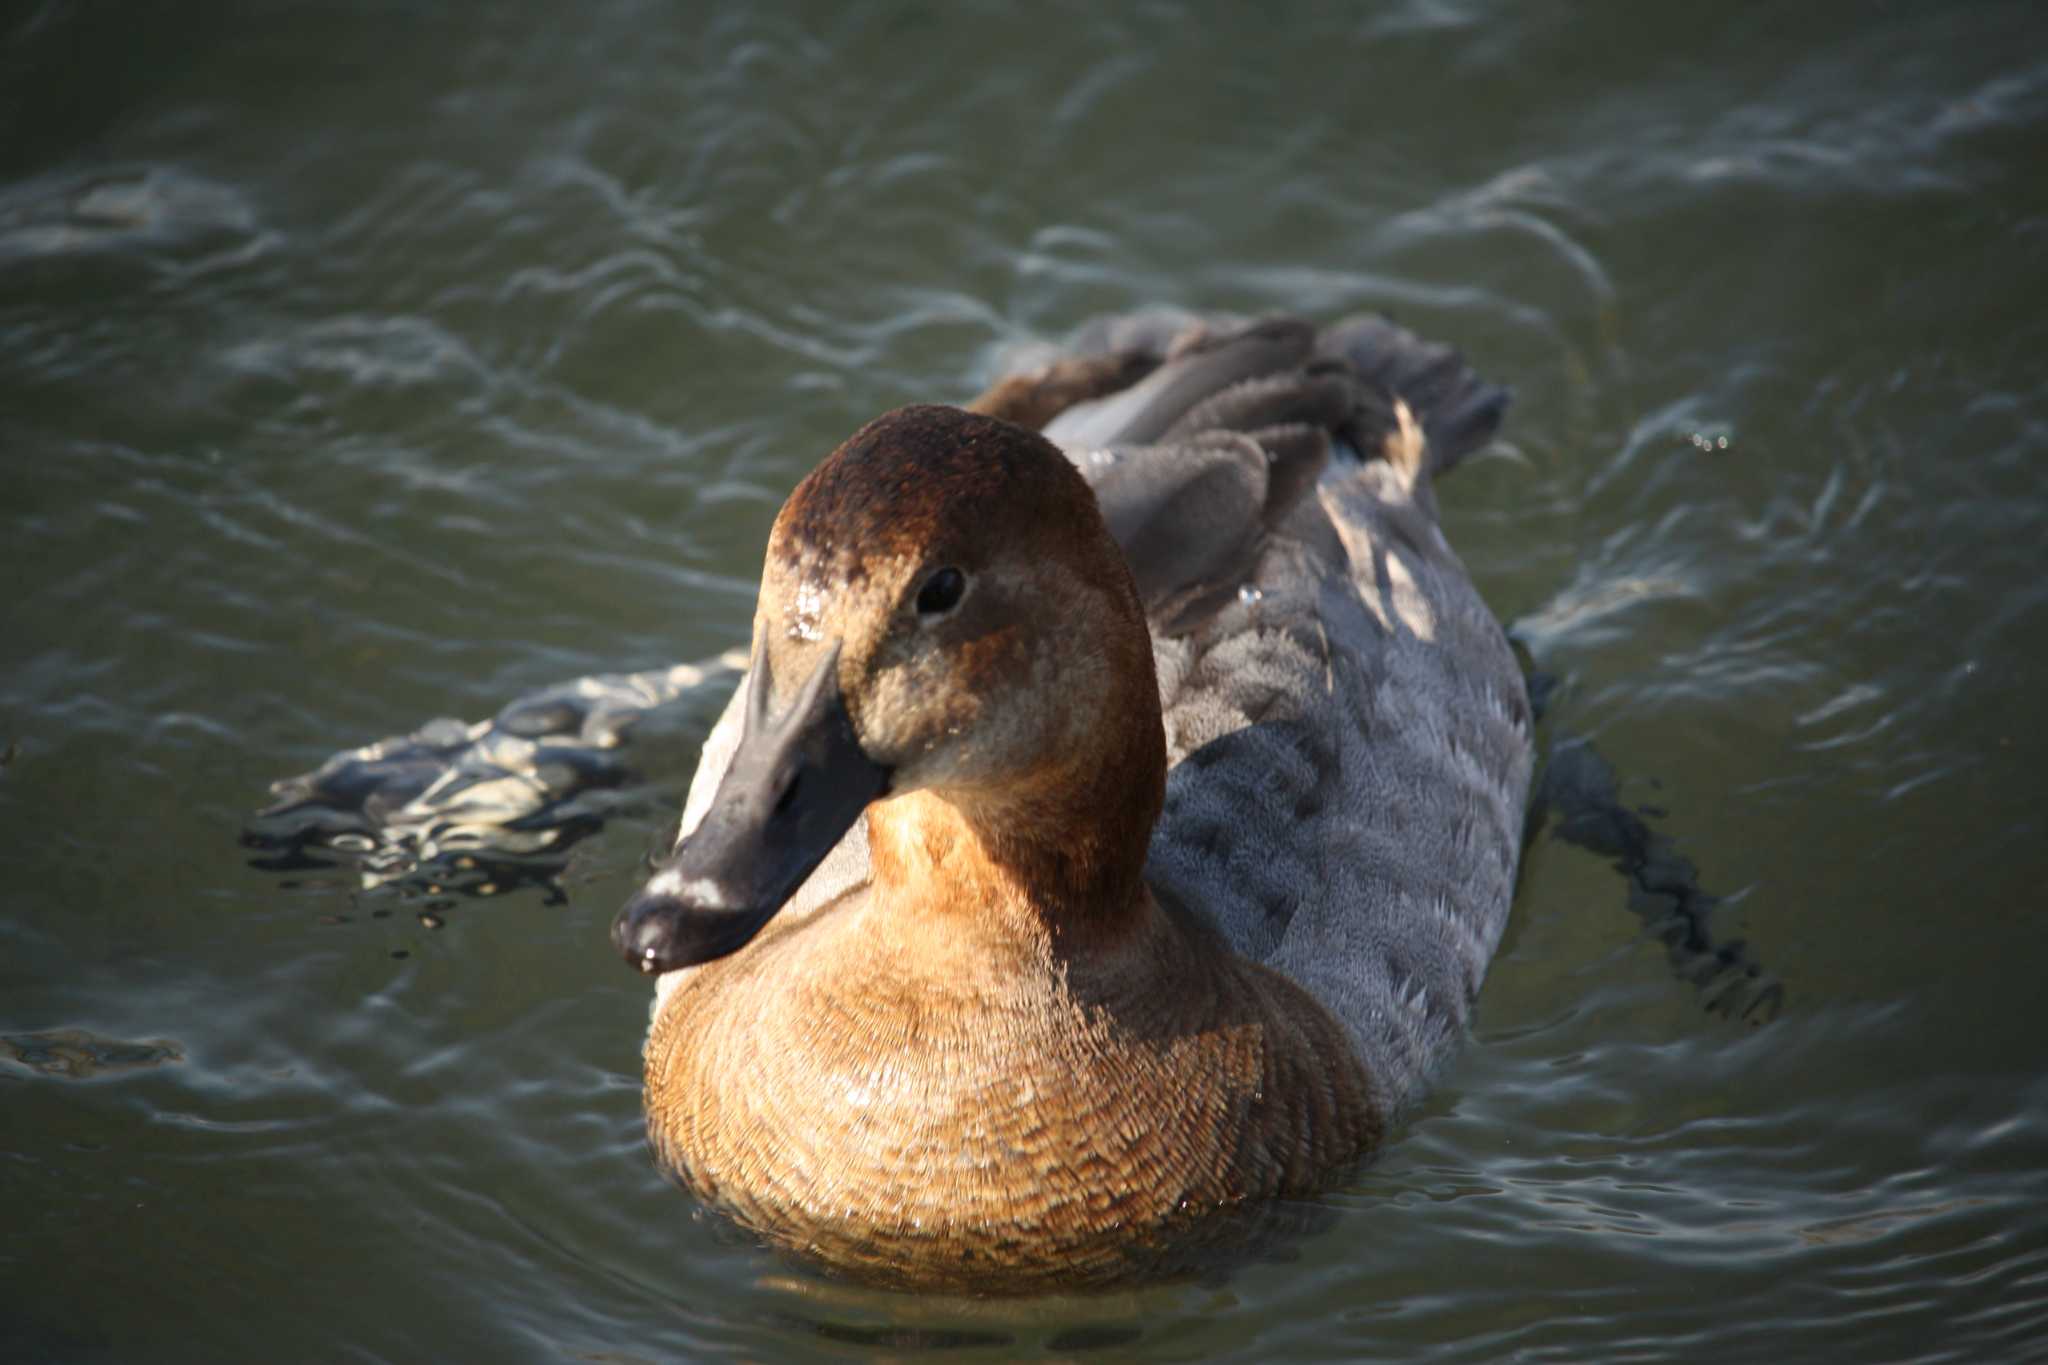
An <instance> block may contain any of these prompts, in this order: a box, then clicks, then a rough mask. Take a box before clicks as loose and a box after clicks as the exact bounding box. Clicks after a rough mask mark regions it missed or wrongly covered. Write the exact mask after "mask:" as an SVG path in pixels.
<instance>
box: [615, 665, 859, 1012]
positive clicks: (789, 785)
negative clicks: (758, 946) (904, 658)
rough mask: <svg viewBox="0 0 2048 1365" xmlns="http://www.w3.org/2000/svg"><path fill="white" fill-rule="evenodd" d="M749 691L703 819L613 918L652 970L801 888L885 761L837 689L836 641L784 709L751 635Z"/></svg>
mask: <svg viewBox="0 0 2048 1365" xmlns="http://www.w3.org/2000/svg"><path fill="white" fill-rule="evenodd" d="M747 685H748V686H749V687H750V688H752V689H753V690H752V692H751V694H750V695H749V697H748V701H747V715H746V720H745V723H744V728H743V729H742V730H741V732H740V742H739V747H738V748H736V749H735V750H734V751H733V756H732V764H731V766H730V767H728V768H727V769H726V770H725V777H724V778H723V779H722V780H721V781H720V782H719V784H718V793H717V795H716V796H714V797H713V798H712V801H711V808H710V809H709V810H708V811H706V812H705V815H704V820H703V822H702V823H701V824H699V825H698V826H697V828H696V829H695V830H693V831H691V833H690V836H689V837H688V838H687V839H685V840H683V842H682V844H681V845H680V846H679V847H678V848H677V849H676V852H675V856H674V857H672V858H670V859H669V861H668V863H667V864H666V865H665V866H664V867H663V868H662V869H661V870H660V871H659V872H657V873H655V874H654V876H653V877H652V878H650V879H649V880H648V883H647V885H646V886H644V887H642V888H641V889H640V891H639V893H638V894H637V895H635V896H634V897H633V899H631V900H629V901H627V902H626V907H625V909H623V910H621V911H619V917H618V918H617V919H616V920H614V921H613V922H612V943H613V944H614V945H615V946H617V948H618V950H619V952H620V953H621V954H622V955H623V956H624V957H625V959H626V961H628V962H630V963H632V964H633V965H634V966H635V967H638V968H640V969H641V970H642V971H645V972H666V971H672V970H674V969H675V968H678V967H688V966H692V965H694V964H696V963H699V962H709V961H711V960H712V959H713V958H719V957H723V956H725V955H726V954H727V953H730V952H734V951H736V950H738V949H740V948H742V947H744V946H746V944H747V942H748V940H750V939H752V938H753V937H754V935H755V934H757V933H759V932H760V931H761V928H762V926H763V925H765V924H767V923H768V921H769V920H770V919H772V918H774V916H775V912H776V911H778V910H780V909H781V908H782V906H783V903H784V902H785V901H787V900H788V899H789V898H790V897H791V896H793V895H795V894H796V890H797V888H798V887H800V886H802V885H803V884H804V879H805V878H807V877H809V876H810V875H811V873H812V872H813V871H814V870H815V869H816V868H817V866H818V864H819V863H821V862H823V861H824V860H825V855H826V854H827V853H830V852H831V851H832V848H833V846H834V845H836V844H837V843H838V842H839V840H840V839H841V838H843V837H844V836H845V834H846V832H847V831H848V830H849V829H852V828H853V822H854V821H856V820H858V819H859V818H860V814H861V812H862V811H863V810H865V809H867V804H868V802H870V801H873V800H874V799H876V798H877V797H879V796H883V795H885V794H886V793H887V792H888V790H889V770H888V769H887V768H885V767H883V766H882V765H881V764H878V763H876V762H874V761H873V760H872V759H870V758H869V757H868V756H867V755H866V754H865V753H863V752H862V751H861V747H860V741H859V740H858V739H857V738H856V737H855V736H854V732H853V721H852V718H851V717H849V716H848V715H847V712H846V699H845V697H844V696H842V695H841V694H840V691H839V646H838V644H837V643H834V644H833V645H831V646H830V647H829V648H828V649H826V650H824V651H823V657H822V658H821V659H820V660H819V662H818V666H817V668H816V670H815V671H813V672H812V674H811V676H810V677H809V679H807V680H806V681H805V683H804V685H803V687H802V688H801V689H800V690H799V691H798V692H797V695H796V697H795V698H794V699H793V700H792V701H791V702H790V704H789V707H788V709H786V710H785V711H784V712H783V713H782V714H781V715H780V716H777V717H774V718H772V719H771V718H770V716H769V714H768V709H769V698H770V696H771V695H772V693H773V692H774V688H773V686H772V685H771V680H770V678H769V676H768V656H767V651H766V650H765V649H764V648H762V647H760V646H756V648H755V650H754V671H753V676H752V678H751V679H750V681H749V682H748V684H747Z"/></svg>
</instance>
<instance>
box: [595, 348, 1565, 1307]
mask: <svg viewBox="0 0 2048 1365" xmlns="http://www.w3.org/2000/svg"><path fill="white" fill-rule="evenodd" d="M1508 397H1509V395H1508V393H1507V391H1506V390H1505V389H1503V388H1501V387H1499V386H1497V385H1494V384H1491V383H1488V382H1487V381H1485V380H1483V379H1481V378H1480V377H1479V376H1478V375H1477V374H1476V373H1474V371H1473V370H1472V369H1471V368H1470V367H1469V366H1468V365H1467V364H1466V363H1465V361H1464V359H1463V358H1462V356H1460V355H1459V354H1458V353H1457V352H1456V351H1455V350H1453V349H1451V348H1449V347H1447V346H1443V345H1440V344H1435V343H1430V342H1426V341H1424V340H1422V339H1421V338H1419V337H1417V336H1416V335H1415V334H1413V333H1411V332H1409V331H1407V330H1406V329H1404V328H1402V327H1400V326H1398V325H1396V324H1394V323H1392V322H1389V321H1387V320H1386V319H1384V318H1380V317H1377V316H1369V315H1368V316H1358V317H1352V318H1348V319H1345V320H1343V321H1340V322H1337V323H1335V324H1332V325H1328V326H1318V325H1316V324H1314V323H1311V322H1309V321H1306V320H1303V319H1300V318H1294V317H1263V318H1245V317H1237V316H1230V315H1216V314H1212V315H1193V314H1184V313H1174V312H1166V311H1151V312H1145V313H1139V314H1130V315H1123V316H1116V317H1110V318H1105V319H1099V320H1097V321H1096V322H1094V323H1091V324H1088V325H1087V326H1084V327H1083V328H1082V330H1081V331H1080V332H1079V333H1078V334H1076V336H1075V337H1074V339H1073V341H1072V342H1071V343H1070V344H1069V346H1067V347H1066V348H1064V349H1062V350H1059V351H1057V352H1053V353H1051V354H1050V355H1049V356H1046V357H1040V358H1035V359H1034V360H1033V361H1032V362H1031V363H1027V364H1023V365H1020V366H1018V367H1016V368H1014V369H1013V370H1011V371H1009V372H1007V373H1004V374H1002V375H1000V376H999V377H998V378H997V380H996V381H995V382H994V383H993V384H992V385H991V386H990V387H989V388H988V389H986V390H985V391H984V392H983V393H982V394H980V395H979V396H977V397H976V398H974V399H972V400H971V401H969V402H967V403H966V404H964V405H962V406H959V407H952V406H945V405H938V404H918V405H913V406H908V407H903V408H899V409H897V410H895V411H893V412H890V413H887V414H885V415H883V416H881V417H878V418H876V419H875V420H873V421H871V422H869V423H868V424H867V425H865V426H863V427H861V428H860V429H859V430H858V431H856V432H855V433H854V434H853V435H852V436H851V437H849V438H847V439H846V440H845V441H844V442H843V443H842V444H841V445H839V446H838V447H837V448H836V449H835V450H833V451H832V452H831V453H830V454H829V455H828V456H826V457H825V458H824V460H823V461H822V462H821V463H820V464H818V465H817V467H816V468H815V469H813V470H812V472H811V473H810V474H809V475H808V476H806V477H805V478H804V479H803V480H802V481H801V482H800V483H798V484H797V486H796V488H795V490H794V491H793V492H792V493H791V494H790V495H789V498H788V500H787V501H786V502H785V503H784V505H783V506H782V509H781V511H780V513H779V514H778V515H777V517H776V518H775V520H774V524H773V526H772V528H771V529H770V531H769V534H768V539H767V545H766V551H765V556H764V564H763V570H762V577H761V589H760V595H759V598H758V602H757V606H756V610H755V614H754V618H753V626H752V641H751V648H750V651H749V654H748V667H747V670H746V673H745V676H744V679H743V681H742V682H741V683H740V685H739V687H738V689H737V691H736V692H735V693H734V696H733V698H732V701H731V704H730V705H729V706H728V708H727V709H726V711H725V713H724V714H723V715H722V716H721V717H720V719H719V721H718V722H717V724H716V725H715V726H714V727H713V729H712V731H711V734H710V736H709V738H708V739H707V741H706V743H705V746H704V750H703V754H702V758H701V761H700V764H699V767H698V769H697V772H696V774H695V776H694V778H693V780H692V782H691V784H690V789H689V793H688V796H687V798H686V800H685V803H684V808H683V816H682V821H681V827H680V837H679V838H678V840H677V841H676V843H675V845H674V847H673V849H672V851H670V852H669V853H668V854H667V855H666V856H665V857H663V858H661V859H660V861H659V863H658V865H657V866H655V867H654V868H653V870H652V874H651V875H650V876H649V877H648V879H647V880H646V882H645V884H644V885H643V886H642V887H640V888H639V890H638V891H637V892H635V893H634V894H633V895H632V896H631V898H630V899H629V900H628V901H627V903H626V904H625V906H624V908H623V909H622V910H620V911H619V912H618V915H617V917H616V919H615V920H614V922H613V925H612V939H613V943H614V946H615V948H616V949H617V951H618V952H619V953H620V954H621V955H622V956H623V957H624V959H625V960H626V961H627V962H628V963H629V964H631V965H632V966H633V967H635V968H637V969H639V970H640V971H642V972H645V973H649V974H652V975H654V976H655V977H656V978H657V980H656V991H655V1001H654V1005H653V1010H652V1017H651V1025H650V1028H649V1030H648V1033H647V1036H646V1039H645V1043H644V1048H643V1054H642V1062H643V1067H644V1111H645V1122H646V1129H647V1135H648V1140H649V1145H650V1147H651V1150H652V1152H653V1154H654V1156H655V1159H656V1160H657V1162H658V1163H659V1164H660V1166H661V1167H662V1168H663V1169H664V1170H665V1171H666V1172H667V1173H669V1174H670V1175H671V1176H672V1177H673V1178H674V1179H675V1180H677V1181H678V1182H679V1183H680V1184H682V1185H683V1186H684V1187H685V1188H686V1189H687V1190H688V1191H690V1192H691V1193H692V1194H693V1195H694V1196H695V1197H696V1198H697V1199H698V1200H701V1201H702V1202H703V1203H704V1204H706V1205H709V1206H710V1207H712V1208H714V1209H717V1210H719V1211H721V1212H723V1213H724V1214H726V1215H728V1216H729V1217H730V1218H731V1219H733V1220H735V1221H736V1222H737V1223H738V1224H740V1225H741V1226H742V1227H744V1228H745V1229H747V1230H749V1231H750V1232H751V1233H753V1234H754V1235H756V1236H757V1237H759V1238H760V1239H762V1240H763V1241H765V1242H766V1243H768V1244H769V1245H771V1246H773V1247H777V1248H781V1249H783V1250H785V1251H788V1252H791V1253H794V1254H795V1255H797V1256H799V1257H802V1258H804V1259H807V1260H809V1261H812V1262H814V1263H816V1264H818V1265H820V1266H822V1267H824V1268H825V1269H827V1270H829V1271H832V1272H836V1273H841V1274H845V1275H849V1276H852V1277H854V1278H856V1279H861V1280H868V1281H874V1282H879V1283H884V1284H889V1285H893V1286H897V1287H901V1288H910V1289H921V1290H934V1291H949V1292H963V1293H970V1294H989V1293H1033V1292H1046V1291H1054V1290H1068V1289H1076V1288H1086V1287H1093V1286H1099V1285H1107V1284H1122V1283H1128V1282H1131V1281H1133V1280H1140V1279H1146V1278H1151V1277H1156V1276H1161V1275H1170V1274H1173V1273H1175V1272H1176V1270H1178V1269H1185V1268H1186V1267H1187V1266H1188V1265H1190V1264H1193V1263H1194V1258H1195V1257H1196V1256H1197V1255H1207V1254H1211V1253H1213V1249H1214V1247H1215V1246H1216V1244H1217V1243H1218V1242H1219V1240H1222V1241H1228V1240H1229V1239H1231V1238H1233V1237H1237V1236H1241V1235H1242V1234H1241V1233H1240V1232H1236V1231H1232V1229H1233V1228H1237V1227H1239V1226H1240V1225H1241V1224H1242V1221H1243V1218H1244V1216H1245V1215H1246V1213H1247V1211H1252V1210H1257V1209H1259V1208H1262V1207H1271V1206H1273V1205H1274V1204H1275V1203H1276V1202H1282V1201H1289V1200H1295V1199H1300V1198H1303V1197H1307V1196H1311V1195H1313V1194H1314V1193H1315V1192H1316V1191H1317V1190H1319V1189H1321V1188H1323V1187H1324V1186H1325V1185H1326V1184H1327V1182H1329V1181H1330V1180H1332V1179H1333V1178H1335V1177H1337V1176H1339V1175H1341V1173H1342V1172H1344V1171H1345V1170H1347V1169H1350V1168H1353V1167H1355V1166H1356V1164H1357V1163H1359V1162H1361V1161H1363V1160H1365V1159H1367V1158H1369V1157H1370V1156H1371V1155H1372V1154H1373V1153H1374V1152H1375V1151H1376V1150H1377V1149H1378V1148H1379V1147H1380V1145H1381V1144H1382V1143H1383V1142H1384V1141H1385V1140H1386V1139H1387V1136H1388V1134H1389V1132H1390V1129H1391V1126H1392V1125H1393V1124H1394V1123H1395V1122H1396V1120H1397V1119H1398V1118H1399V1117H1400V1116H1401V1115H1402V1113H1403V1112H1404V1111H1405V1110H1407V1109H1408V1108H1409V1107H1411V1106H1412V1105H1413V1104H1414V1103H1415V1102H1416V1101H1417V1100H1418V1099H1419V1098H1420V1097H1421V1096H1422V1095H1423V1094H1425V1093H1426V1092H1427V1090H1428V1087H1429V1084H1430V1082H1431V1080H1432V1079H1433V1078H1434V1077H1435V1076H1436V1074H1437V1073H1438V1072H1439V1071H1440V1069H1441V1067H1442V1066H1443V1064H1444V1063H1445V1061H1446V1059H1447V1058H1448V1057H1449V1056H1451V1055H1452V1054H1453V1053H1454V1052H1455V1050H1456V1048H1457V1045H1458V1043H1459V1041H1460V1040H1461V1039H1462V1037H1463V1036H1464V1035H1465V1032H1466V1030H1467V1027H1468V1021H1469V1018H1470V1015H1471V1012H1472V1009H1473V1006H1474V1002H1475V999H1476V997H1477V995H1478V992H1479V989H1480V986H1481V983H1482V981H1483V979H1484V977H1485V975H1486V970H1487V966H1488V963H1489V962H1490V960H1491V959H1492V957H1493V954H1494V952H1495V949H1496V947H1497V945H1498V944H1499V941H1500V938H1501V934H1502V930H1503V927H1504V924H1505V922H1506V919H1507V916H1508V910H1509V905H1510V901H1511V898H1512V894H1513V891H1514V886H1515V877H1516V868H1517V860H1518V857H1519V854H1520V849H1521V839H1522V833H1523V819H1524V809H1525V804H1526V802H1527V800H1528V792H1529V781H1530V770H1531V764H1532V753H1533V749H1532V720H1531V711H1530V705H1529V699H1528V696H1527V692H1526V689H1525V685H1524V681H1523V675H1522V671H1521V669H1520V668H1519V667H1518V665H1517V662H1516V658H1515V655H1514V652H1513V650H1512V648H1511V647H1510V644H1509V642H1508V640H1507V638H1506V636H1505V634H1504V632H1503V630H1502V628H1501V626H1500V625H1499V623H1498V621H1497V620H1496V618H1495V617H1494V615H1493V614H1492V613H1491V612H1490V611H1489V610H1488V608H1487V606H1486V604H1485V603H1484V601H1483V600H1482V599H1481V597H1480V594H1479V592H1478V591H1477V589H1476V588H1475V587H1474V585H1473V583H1472V580H1471V578H1470V576H1469V575H1468V574H1467V572H1466V570H1465V569H1464V567H1463V565H1462V564H1461V562H1460V561H1459V558H1458V556H1457V555H1456V553H1455V552H1454V551H1453V550H1452V548H1451V545H1450V543H1449V541H1448V540H1447V538H1446V537H1445V535H1444V532H1443V530H1442V527H1441V525H1440V522H1439V518H1438V512H1437V501H1436V489H1435V485H1436V481H1437V480H1438V479H1439V478H1441V477H1442V476H1443V475H1445V474H1446V473H1448V472H1449V471H1450V470H1451V469H1452V468H1453V467H1454V466H1455V465H1456V464H1457V463H1458V462H1459V461H1460V460H1461V459H1462V458H1463V457H1465V456H1466V455H1468V454H1470V453H1471V452H1472V451H1474V450H1476V449H1479V448H1481V447H1483V446H1484V445H1486V444H1487V442H1489V441H1490V440H1491V439H1492V437H1493V436H1494V434H1495V432H1496V430H1497V428H1498V426H1499V423H1500V421H1501V418H1502V414H1503V412H1504V410H1505V408H1506V405H1507V402H1508Z"/></svg>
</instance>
